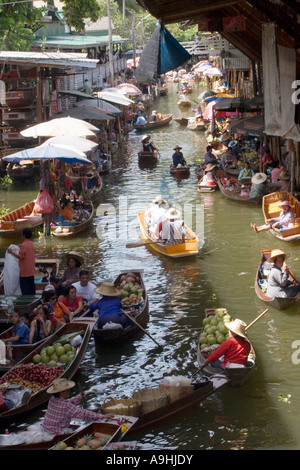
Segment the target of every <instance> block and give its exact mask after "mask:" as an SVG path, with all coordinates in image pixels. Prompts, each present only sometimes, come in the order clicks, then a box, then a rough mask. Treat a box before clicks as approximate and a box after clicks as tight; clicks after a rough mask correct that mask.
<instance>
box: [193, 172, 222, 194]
mask: <svg viewBox="0 0 300 470" xmlns="http://www.w3.org/2000/svg"><path fill="white" fill-rule="evenodd" d="M204 176H205V175H203V176H202V178H201V179H200V181H199V182H198V191H199V193H213V192H214V191H215V190H216V189H218V185H217V184H216V183H215V184H213V183H212V184H204V183H203V180H204Z"/></svg>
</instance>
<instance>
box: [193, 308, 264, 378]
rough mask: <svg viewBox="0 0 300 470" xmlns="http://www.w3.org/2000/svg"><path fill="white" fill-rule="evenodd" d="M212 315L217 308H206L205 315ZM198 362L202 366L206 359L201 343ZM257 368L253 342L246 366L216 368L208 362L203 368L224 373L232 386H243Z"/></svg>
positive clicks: (206, 370)
mask: <svg viewBox="0 0 300 470" xmlns="http://www.w3.org/2000/svg"><path fill="white" fill-rule="evenodd" d="M211 315H216V309H213V308H211V309H206V310H205V317H209V316H211ZM197 357H198V364H199V366H200V367H201V366H202V364H203V363H204V361H205V359H206V358H205V357H204V356H203V353H202V350H201V348H200V343H199V344H198V352H197ZM255 370H256V357H255V351H254V349H253V346H252V344H251V350H250V353H249V356H248V362H247V366H246V367H228V368H227V367H226V368H225V369H216V367H213V366H212V365H211V364H208V365H207V366H206V367H204V368H203V371H204V372H205V373H206V374H207V375H208V376H211V375H214V374H216V373H218V375H223V376H224V377H227V378H228V380H229V382H228V384H229V385H230V386H231V387H241V386H242V385H243V384H244V383H245V382H246V381H247V380H248V379H250V377H252V375H253V374H254V372H255Z"/></svg>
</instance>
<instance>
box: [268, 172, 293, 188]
mask: <svg viewBox="0 0 300 470" xmlns="http://www.w3.org/2000/svg"><path fill="white" fill-rule="evenodd" d="M272 187H273V189H274V191H284V192H287V193H288V192H289V190H290V175H289V174H288V172H287V171H286V170H285V169H284V168H283V169H282V170H281V171H280V172H279V173H278V174H277V181H275V182H272Z"/></svg>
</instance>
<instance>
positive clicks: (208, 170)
mask: <svg viewBox="0 0 300 470" xmlns="http://www.w3.org/2000/svg"><path fill="white" fill-rule="evenodd" d="M214 169H215V165H212V164H211V163H210V164H209V165H207V166H206V167H205V169H204V175H203V178H202V179H201V181H200V183H199V186H211V187H215V186H216V184H217V182H216V178H215V172H214Z"/></svg>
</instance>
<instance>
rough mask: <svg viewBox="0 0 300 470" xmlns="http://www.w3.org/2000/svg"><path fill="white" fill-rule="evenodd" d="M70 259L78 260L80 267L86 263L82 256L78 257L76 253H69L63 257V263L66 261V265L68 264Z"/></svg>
mask: <svg viewBox="0 0 300 470" xmlns="http://www.w3.org/2000/svg"><path fill="white" fill-rule="evenodd" d="M69 258H74V259H76V261H78V263H80V265H81V264H83V263H84V259H83V258H82V256H80V255H78V253H76V252H75V251H70V252H69V253H66V254H65V255H63V257H62V259H63V261H65V262H66V263H67V262H68V259H69Z"/></svg>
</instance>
